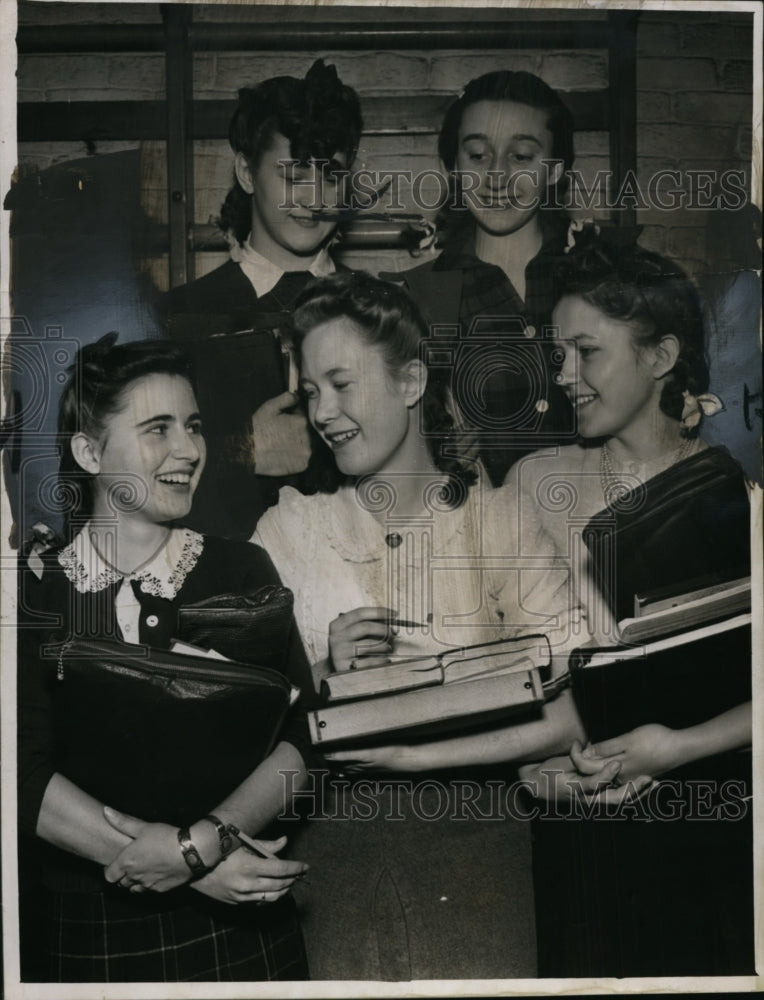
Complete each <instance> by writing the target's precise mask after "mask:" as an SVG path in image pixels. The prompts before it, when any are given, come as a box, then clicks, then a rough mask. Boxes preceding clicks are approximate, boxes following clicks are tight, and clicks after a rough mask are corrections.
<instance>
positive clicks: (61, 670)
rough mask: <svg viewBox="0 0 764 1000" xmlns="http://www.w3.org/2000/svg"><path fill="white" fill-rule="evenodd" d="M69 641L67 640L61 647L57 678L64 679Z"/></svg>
mask: <svg viewBox="0 0 764 1000" xmlns="http://www.w3.org/2000/svg"><path fill="white" fill-rule="evenodd" d="M68 645H69V643H68V642H65V643H64V644H63V646H62V647H61V650H60V652H59V654H58V664H57V665H56V680H59V681H62V680H63V679H64V653H65V652H66V649H67V646H68Z"/></svg>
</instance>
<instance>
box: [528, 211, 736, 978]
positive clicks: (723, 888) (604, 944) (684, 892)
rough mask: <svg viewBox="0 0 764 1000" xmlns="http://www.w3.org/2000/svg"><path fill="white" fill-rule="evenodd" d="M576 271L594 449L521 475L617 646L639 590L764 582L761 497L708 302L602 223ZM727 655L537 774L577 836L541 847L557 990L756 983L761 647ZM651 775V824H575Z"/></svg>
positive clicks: (545, 460)
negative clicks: (737, 430)
mask: <svg viewBox="0 0 764 1000" xmlns="http://www.w3.org/2000/svg"><path fill="white" fill-rule="evenodd" d="M558 274H559V279H560V281H561V290H562V297H561V299H560V301H559V302H558V304H557V306H556V307H555V309H554V313H553V319H554V323H555V326H556V328H557V329H556V337H557V341H556V343H557V349H556V354H557V358H556V360H557V362H558V364H559V368H560V371H559V380H560V384H561V385H562V386H563V388H564V391H565V392H566V394H567V395H568V397H569V399H570V401H571V403H572V404H573V406H574V408H575V412H576V416H577V422H578V430H579V433H580V436H581V440H580V441H579V443H577V444H575V445H572V446H570V447H567V448H560V449H549V450H547V451H541V452H538V453H536V454H535V455H529V456H527V457H526V458H524V459H522V460H521V462H519V463H518V465H517V466H515V467H514V468H513V469H512V470H511V472H510V476H509V484H510V485H511V487H512V488H513V489H517V490H518V491H519V494H520V497H521V511H522V521H521V524H522V530H532V529H533V530H535V529H537V528H538V526H539V525H543V526H544V527H545V529H546V530H547V531H548V532H549V533H550V534H551V535H552V536H553V537H554V538H555V539H556V541H557V544H558V545H559V546H560V547H561V548H562V550H563V551H567V552H569V553H570V554H571V557H572V558H574V560H575V556H576V553H578V554H579V555H580V558H579V559H577V560H575V561H576V566H575V570H576V574H577V591H578V593H579V594H585V595H586V596H585V598H584V600H585V602H586V603H587V606H588V608H589V610H590V614H591V613H592V612H593V609H594V608H595V606H596V602H595V599H594V597H595V594H597V593H598V591H599V590H600V589H601V594H600V595H599V596H601V597H602V598H603V599H604V605H603V604H602V603H600V605H599V609H600V611H601V614H599V617H598V618H597V620H596V621H595V622H594V625H595V631H597V632H598V638H599V641H600V643H601V644H603V645H610V644H613V643H614V642H616V641H617V635H616V633H615V632H614V630H613V627H612V620H611V618H610V616H611V615H612V616H613V617H614V618H615V619H616V620H620V619H622V618H626V617H631V616H632V615H633V614H634V599H635V595H636V594H646V593H649V592H651V591H658V590H661V589H664V590H665V593H666V594H667V595H668V594H680V593H682V592H683V591H687V590H691V589H694V587H699V586H701V585H702V584H701V582H700V581H701V580H703V579H705V581H706V582H708V581H709V580H710V581H714V582H716V581H718V580H733V579H736V578H738V577H742V576H746V575H748V574H749V573H750V526H749V520H750V518H749V503H748V495H747V489H746V484H745V480H744V477H743V473H742V470H741V469H740V467H739V466H738V465H737V463H736V462H735V461H734V460H733V459H732V457H731V456H730V455H729V454H728V453H727V452H726V450H725V449H723V448H711V447H709V446H708V445H707V444H706V442H705V441H704V440H703V439H702V437H701V436H700V434H699V431H700V430H701V429H702V418H703V417H704V415H711V414H713V413H714V411H716V410H718V409H719V407H720V406H721V402H720V400H718V399H717V398H716V397H715V396H713V395H712V394H710V393H708V391H707V390H708V386H709V371H708V367H707V364H706V360H705V355H704V345H703V327H702V321H701V312H700V302H699V299H698V296H697V293H696V291H695V289H694V287H693V285H692V284H691V282H690V281H689V280H688V278H687V277H686V276H685V275H684V274H683V273H682V271H681V270H680V269H679V268H678V267H677V266H676V265H675V264H673V263H672V262H671V261H669V260H667V259H665V258H663V257H660V256H659V255H657V254H654V253H651V252H649V251H647V250H644V249H642V248H641V247H639V246H634V245H618V244H615V245H613V244H610V243H608V242H607V241H606V240H604V239H603V238H602V237H601V236H600V235H598V233H597V231H596V230H595V229H594V228H593V227H584V230H583V232H581V233H580V234H579V237H578V238H577V240H576V246H575V247H574V248H573V249H572V250H571V252H570V253H569V254H568V255H567V256H566V257H565V258H564V259H563V260H561V262H560V264H559V270H558ZM582 533H585V534H589V535H590V538H591V542H590V543H587V544H589V545H590V548H587V544H583V543H582ZM595 568H596V573H595V572H594V571H595ZM595 577H596V582H595V579H594V578H595ZM694 581H697V582H695V583H693V582H694ZM697 645H698V646H700V645H701V644H697ZM724 649H725V652H724V654H723V657H722V660H721V661H720V662H717V659H716V656H717V654H714V655H713V656H711V655H710V654H708V653H706V652H705V647H701V648H700V649H699V650H698V652H696V653H695V655H692V653H686V652H684V651H683V649H682V647H679V648H678V649H677V650H675V652H674V654H673V655H674V660H675V662H676V666H675V668H674V669H673V670H672V669H669V670H668V674H669V676H666V677H665V678H664V679H663V680H662V681H661V683H660V684H658V685H655V689H654V690H653V688H652V686H651V687H649V688H647V686H646V685H640V684H639V683H636V682H635V683H634V685H633V688H634V689H633V690H631V689H630V690H629V691H627V692H625V693H624V695H623V696H622V697H623V699H624V705H623V706H622V711H623V712H624V713H625V714H626V717H627V718H628V719H630V720H632V721H630V723H629V726H630V727H633V728H629V729H628V730H627V731H624V732H621V733H620V734H619V733H618V732H617V731H616V732H613V733H612V734H609V736H610V738H608V739H605V740H603V741H602V742H600V743H598V744H596V745H595V746H594V747H588V748H587V749H586V750H582V747H581V745H580V743H575V744H574V745H573V748H572V750H571V751H570V755H569V756H567V755H566V756H565V757H557V758H554V759H552V760H548V761H546V762H545V763H544V764H541V765H532V766H526V767H524V768H523V769H522V772H521V773H522V774H523V776H524V777H525V778H527V779H528V780H530V781H533V782H535V783H537V784H536V787H537V788H539V789H540V790H541V791H544V789H547V793H549V789H548V787H547V785H546V783H545V778H544V772H545V771H547V772H548V771H554V772H557V774H558V779H557V782H556V784H555V786H554V789H553V793H556V795H557V797H558V800H559V803H560V809H561V813H562V816H566V815H567V820H568V821H567V822H565V823H560V822H542V823H539V824H538V825H537V827H536V831H535V838H534V870H535V889H536V897H537V913H538V917H539V925H538V927H539V946H540V950H539V956H540V957H539V966H540V969H539V971H540V973H541V974H542V975H547V976H630V975H632V976H633V975H722V974H732V973H739V974H742V973H748V972H751V971H752V961H753V940H752V932H753V919H752V917H753V914H752V898H751V891H752V888H751V887H752V870H751V860H752V855H751V851H752V844H751V825H750V814H749V813H748V811H747V809H746V806H745V802H744V801H743V804H742V808H741V809H740V810H739V811H738V812H737V814H734V813H729V812H728V811H727V809H726V807H724V806H723V802H724V796H725V792H724V789H725V788H730V787H735V788H736V789H737V790H738V793H739V794H740V796H741V797H742V798H743V800H745V796H747V795H748V792H749V790H750V784H751V773H750V769H751V758H750V754H749V753H747V748H748V747H750V744H751V739H752V726H751V703H750V700H749V699H750V691H751V677H750V669H751V663H750V644H748V648H746V639H745V636H743V638H742V639H740V640H739V641H738V640H737V639H735V638H734V637H731V638H729V640H727V641H726V644H725V647H724ZM617 666H618V665H616V668H615V669H617ZM643 688H647V689H643ZM614 697H615V696H613V695H612V694H611V695H609V710H610V712H611V713H612V715H615V714H616V712H618V710H619V705H618V704H614V703H613V702H614ZM603 700H604V699H603ZM677 706H679V708H677ZM633 720H637V722H641V724H638V725H635V723H634V721H633ZM659 720H663V721H664V722H668V724H659ZM669 720H671V721H669ZM677 720H684V722H683V723H680V722H678V721H677ZM647 777H652V778H661V779H663V782H665V784H663V783H656V784H655V787H653V788H651V789H649V791H648V792H647V796H646V798H645V800H644V802H645V805H644V815H640V814H638V813H636V812H634V811H632V812H630V813H629V812H624V813H623V814H621V815H620V816H619V815H616V816H615V817H614V818H613V819H612V820H610V821H608V819H607V818H605V817H602V816H599V817H596V818H595V819H593V820H591V821H587V820H586V819H584V818H582V817H580V816H576V815H575V814H574V815H573V816H572V817H571V816H570V814H569V807H568V801H569V799H570V798H571V796H573V794H574V793H573V791H572V786H573V784H575V783H578V784H582V785H583V787H584V788H586V787H594V786H595V785H596V784H597V783H601V782H604V783H605V784H607V783H609V782H610V781H614V782H619V783H621V784H622V785H626V784H627V783H628V782H629V781H633V780H635V779H638V780H639V782H640V785H641V786H642V787H643V788H644V787H645V781H646V780H647ZM700 787H703V789H704V792H703V793H702V794H703V795H705V796H706V798H705V799H704V802H705V806H704V807H699V805H698V799H697V789H698V788H700ZM694 789H695V790H694ZM669 800H670V801H671V803H672V806H671V808H669V809H667V802H668V801H669ZM667 813H668V815H667ZM555 818H556V819H557V820H559V819H560V818H561V816H557V817H555ZM630 820H631V821H630ZM648 820H649V822H648ZM662 820H663V821H662Z"/></svg>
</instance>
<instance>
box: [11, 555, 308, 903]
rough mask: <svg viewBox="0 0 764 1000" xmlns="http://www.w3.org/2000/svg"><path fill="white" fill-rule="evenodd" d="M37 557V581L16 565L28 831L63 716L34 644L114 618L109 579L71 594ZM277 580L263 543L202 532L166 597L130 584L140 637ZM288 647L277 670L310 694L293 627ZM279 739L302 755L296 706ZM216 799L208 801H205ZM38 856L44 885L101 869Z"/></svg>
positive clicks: (58, 854) (302, 727)
mask: <svg viewBox="0 0 764 1000" xmlns="http://www.w3.org/2000/svg"><path fill="white" fill-rule="evenodd" d="M44 564H45V566H44V572H43V575H42V578H41V579H39V580H38V579H37V577H36V576H35V575H34V574H33V573H32V572H31V571H30V570H23V571H22V573H21V575H20V589H19V609H20V610H19V633H18V635H19V642H18V663H19V688H18V692H19V707H18V732H19V828H20V830H21V831H22V833H24V834H25V835H30V836H33V835H34V833H35V829H36V826H37V820H38V816H39V812H40V807H41V804H42V799H43V796H44V794H45V789H46V788H47V785H48V783H49V781H50V779H51V777H52V776H53V774H54V773H55V772H56V771H57V770H58V767H57V759H56V734H57V733H59V732H60V731H61V727H62V726H63V727H65V726H66V721H67V720H66V719H62V718H60V713H58V712H57V709H56V704H57V702H56V687H57V683H58V682H57V680H56V665H57V664H56V660H55V658H46V657H43V656H42V655H41V648H42V646H43V644H47V643H51V644H56V643H60V642H62V641H64V640H66V639H67V638H68V637H69V636H70V635H72V634H74V631H75V625H74V623H75V622H79V623H82V622H104V621H108V620H109V619H110V618H111V620H114V617H113V616H114V599H115V596H116V592H117V589H118V585H117V584H115V585H112V586H109V587H106V588H105V589H104V590H101V591H98V592H96V593H85V594H79V593H78V592H77V591H76V590H75V588H74V587H73V586H72V584H71V583H70V582H69V580H68V579H67V578H66V576H65V574H64V572H63V570H62V568H61V567H60V565H59V564H58V561H57V559H56V554H55V553H50V554H46V556H45V557H44ZM278 583H279V577H278V574H277V573H276V570H275V568H274V566H273V564H272V562H271V560H270V558H269V556H268V555H267V553H266V552H265V551H264V550H263V549H261V548H259V547H257V546H255V545H248V544H240V543H236V542H230V541H227V540H225V539H220V538H214V537H207V538H205V543H204V549H203V551H202V553H201V554H200V556H199V558H198V561H197V563H196V565H195V566H194V568H193V569H192V570H191V572H190V573H189V574H188V576H187V577H186V579H185V581H184V582H183V584H182V586H181V588H180V590H179V591H178V594H177V595H176V597H175V599H174V600H172V601H169V600H166V599H164V598H161V597H155V596H152V595H149V594H144V593H143V592H142V591H141V590H140V588H138V587H135V588H134V590H135V591H136V596H137V597H138V599H139V602H140V605H141V612H140V626H139V630H140V631H139V638H140V641H141V642H143V643H147V644H149V643H150V644H151V645H152V646H155V647H158V648H168V647H169V645H170V643H171V639H172V638H173V637H177V633H176V628H177V611H178V608H179V607H181V606H182V605H185V604H191V603H194V602H196V601H200V600H204V599H205V598H209V597H212V596H215V595H216V594H222V593H227V592H239V593H241V592H245V591H248V590H252V589H255V588H258V587H261V586H265V585H268V584H278ZM77 631H78V632H79V629H77ZM288 648H289V654H288V657H287V661H286V662H285V663H284V664H283V665H282V667H281V669H282V672H283V673H284V674H285V675H286V676H287V677H288V679H289V680H290V681H291V682H292V683H293V684H294V685H295V686H297V687H299V688H300V689H301V691H302V692H304V694H305V696H306V698H307V699H310V698H311V697H312V692H313V685H312V680H311V676H310V668H309V666H308V664H307V660H306V659H305V655H304V652H303V650H302V644H301V642H300V639H299V635H298V633H297V630H296V627H295V628H293V630H292V633H291V635H290V637H289V647H288ZM212 662H214V661H212ZM304 704H305V702H303V705H304ZM136 726H137V727H138V731H139V727H140V720H136ZM280 738H281V739H283V740H286V741H288V742H290V743H292V744H293V745H294V746H295V747H296V748H297V750H298V751H299V752H300V753H301V755H302V756H303V758H307V757H309V755H310V740H309V737H308V733H307V725H306V723H305V716H304V710H303V708H300V707H299V706H298V709H297V710H296V711H295V712H294V714H293V716H292V717H291V719H290V720H289V721H288V722H287V724H286V726H285V728H284V730H283V732H282V734H281V737H280ZM93 752H94V753H96V754H100V753H104V752H108V748H104V747H100V748H99V747H94V748H93ZM158 766H159V762H158ZM231 790H232V789H230V788H226V787H225V777H224V776H221V794H220V798H221V799H222V798H223V797H225V795H227V794H228V793H229V792H230V791H231ZM85 791H87V788H86V789H85ZM216 804H217V803H213V802H210V803H209V808H210V809H211V808H213V807H214V806H215V805H216ZM199 818H201V817H199ZM38 843H39V842H38ZM41 846H42V845H41ZM43 855H44V857H45V859H46V861H45V872H44V875H45V877H46V881H47V883H48V884H49V885H51V887H54V888H59V889H62V888H65V889H70V890H73V891H88V890H89V889H94V888H100V887H102V885H103V876H102V872H101V869H100V867H99V866H97V865H95V864H94V863H92V862H89V861H84V860H82V859H80V858H76V857H75V856H74V855H71V854H68V853H66V852H64V851H60V850H57V849H55V848H50V847H47V845H45V847H44V848H43Z"/></svg>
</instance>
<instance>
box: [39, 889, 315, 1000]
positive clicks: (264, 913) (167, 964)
mask: <svg viewBox="0 0 764 1000" xmlns="http://www.w3.org/2000/svg"><path fill="white" fill-rule="evenodd" d="M189 897H190V898H189ZM195 897H196V893H193V891H192V890H189V891H186V892H183V893H182V902H181V903H180V904H178V903H175V904H174V905H170V906H168V905H167V901H166V899H162V898H161V897H160V898H158V899H157V898H156V897H153V898H148V899H147V898H146V897H144V896H135V895H132V896H131V895H129V894H128V893H125V892H123V891H119V892H115V891H113V890H107V891H104V892H95V893H56V892H51V893H50V894H49V898H48V900H47V903H48V909H47V924H48V928H47V930H48V933H47V943H48V956H49V969H50V976H49V980H48V981H50V982H61V983H72V982H77V983H80V982H83V983H84V982H97V983H125V982H187V981H195V980H196V981H202V982H261V981H265V980H297V981H299V980H305V979H307V978H308V967H307V960H306V957H305V948H304V944H303V939H302V932H301V931H300V925H299V922H298V919H297V911H296V907H295V904H294V901H293V900H292V899H291V897H289V896H287V897H285V898H283V899H281V900H279V901H278V902H276V903H271V904H269V905H267V906H255V905H254V904H242V905H239V906H227V905H225V904H223V903H215V902H214V901H212V900H207V899H206V898H205V897H199V899H196V898H195Z"/></svg>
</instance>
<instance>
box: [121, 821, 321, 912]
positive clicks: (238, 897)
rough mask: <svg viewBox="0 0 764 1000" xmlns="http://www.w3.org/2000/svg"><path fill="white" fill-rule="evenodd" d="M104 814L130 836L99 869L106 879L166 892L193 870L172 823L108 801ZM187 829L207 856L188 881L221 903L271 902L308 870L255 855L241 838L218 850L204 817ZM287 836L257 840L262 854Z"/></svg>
mask: <svg viewBox="0 0 764 1000" xmlns="http://www.w3.org/2000/svg"><path fill="white" fill-rule="evenodd" d="M104 816H105V818H106V820H107V821H108V823H109V824H110V825H111V826H112V827H114V829H115V830H119V832H120V833H124V834H126V835H127V836H128V837H130V838H132V839H131V840H130V843H129V844H127V846H126V847H125V848H124V849H123V850H122V851H121V852H120V853H119V854H118V855H117V857H116V858H115V859H114V860H113V861H112V862H111V864H110V865H108V866H107V867H106V868H105V869H104V876H105V878H106V881H107V882H111V883H115V884H118V885H121V886H123V887H124V888H127V889H129V890H130V892H134V893H138V892H147V891H152V892H169V891H170V890H172V889H176V888H178V886H181V885H184V884H186V883H187V882H190V881H191V879H192V878H193V873H192V871H191V870H190V868H189V867H188V865H187V864H186V862H185V860H184V858H183V855H182V854H181V852H180V850H179V848H178V829H177V828H176V827H172V826H169V825H168V824H167V823H146V822H144V821H143V820H141V819H138V818H137V817H135V816H128V815H127V814H126V813H121V812H118V811H117V810H116V809H111V808H109V807H108V806H107V807H105V808H104ZM205 827H206V828H207V829H206V830H205ZM190 832H191V834H192V836H193V840H194V843H195V844H196V845H197V846H198V848H199V852H200V855H201V857H202V858H203V859H204V861H205V862H207V861H208V860H209V861H211V862H212V864H210V870H209V871H207V873H206V874H204V875H203V876H202V877H201V878H197V879H196V880H195V881H194V883H193V887H194V888H195V889H197V890H198V891H199V892H201V893H203V894H204V895H205V896H209V897H211V898H212V899H216V900H218V902H221V903H229V904H237V903H246V902H259V903H274V902H276V900H277V899H281V897H282V896H284V895H286V893H288V892H289V890H290V889H291V888H292V886H293V885H294V883H295V880H296V879H298V878H300V877H301V876H302V875H304V874H305V873H306V872H307V870H308V866H307V865H306V864H303V863H302V862H301V861H286V860H283V859H282V858H278V857H262V856H259V855H258V854H256V853H255V851H254V850H252V849H250V848H249V847H247V845H246V844H242V845H241V846H240V847H238V849H234V850H233V851H231V852H230V853H229V854H226V855H222V854H221V851H220V847H219V844H218V835H217V831H216V830H215V827H214V825H213V824H212V822H210V821H209V820H202V821H200V822H199V823H195V824H194V825H193V827H192V828H191V831H190ZM210 833H211V837H210ZM286 842H287V841H286V837H280V838H279V839H278V840H263V841H261V842H258V843H259V844H261V846H262V848H263V854H265V853H267V854H271V855H276V854H278V852H279V851H282V850H283V849H284V847H286Z"/></svg>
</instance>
